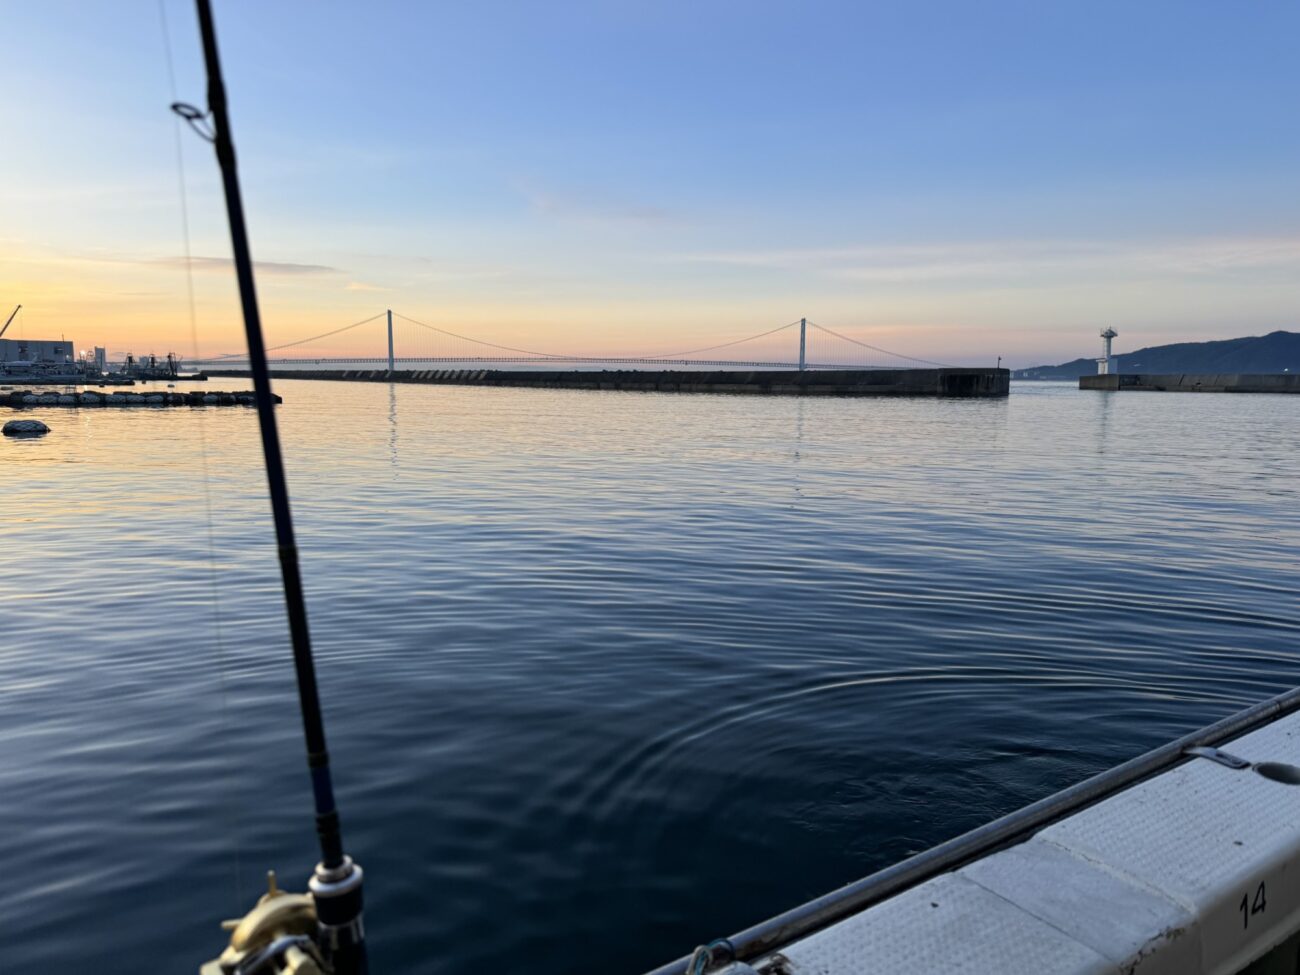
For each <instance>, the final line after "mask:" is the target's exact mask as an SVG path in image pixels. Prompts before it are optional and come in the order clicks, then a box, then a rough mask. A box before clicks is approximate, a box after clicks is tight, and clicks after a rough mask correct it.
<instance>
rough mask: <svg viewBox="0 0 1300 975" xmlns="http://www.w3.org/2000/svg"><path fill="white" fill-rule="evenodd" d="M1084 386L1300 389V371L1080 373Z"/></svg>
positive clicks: (1160, 390) (1204, 390) (1167, 390)
mask: <svg viewBox="0 0 1300 975" xmlns="http://www.w3.org/2000/svg"><path fill="white" fill-rule="evenodd" d="M1079 388H1080V389H1102V390H1110V391H1112V392H1114V391H1119V390H1128V389H1136V390H1141V391H1146V392H1155V393H1300V374H1298V373H1261V374H1255V375H1252V374H1250V373H1231V372H1229V373H1169V374H1166V375H1149V374H1146V373H1140V372H1134V373H1118V374H1111V375H1109V376H1080V377H1079Z"/></svg>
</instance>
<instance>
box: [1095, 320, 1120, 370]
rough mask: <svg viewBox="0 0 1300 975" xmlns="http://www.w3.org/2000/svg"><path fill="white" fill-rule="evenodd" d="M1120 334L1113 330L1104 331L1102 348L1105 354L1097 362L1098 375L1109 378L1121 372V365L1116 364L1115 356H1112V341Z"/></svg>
mask: <svg viewBox="0 0 1300 975" xmlns="http://www.w3.org/2000/svg"><path fill="white" fill-rule="evenodd" d="M1118 334H1119V332H1117V331H1115V330H1114V329H1113V328H1106V329H1103V330H1102V333H1101V348H1102V352H1103V353H1104V354H1103V355H1102V357H1101V358H1100V359H1098V360H1097V375H1099V376H1109V375H1110V374H1111V373H1113V372H1119V365H1118V364H1117V363H1116V362H1115V359H1114V356H1112V355H1111V354H1110V340H1111V339H1113V338H1114V337H1115V336H1116V335H1118Z"/></svg>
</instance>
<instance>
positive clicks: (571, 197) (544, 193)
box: [519, 185, 676, 226]
mask: <svg viewBox="0 0 1300 975" xmlns="http://www.w3.org/2000/svg"><path fill="white" fill-rule="evenodd" d="M519 191H520V192H521V193H523V195H524V196H525V198H527V200H528V205H529V206H530V207H531V208H532V209H533V210H534V211H535V212H537V213H540V214H543V215H545V216H548V217H555V218H557V219H561V220H575V221H581V222H583V223H616V224H641V225H647V226H649V225H656V224H668V223H674V222H675V221H676V215H675V214H674V213H673V212H672V211H671V210H667V209H665V208H664V207H660V206H655V205H653V204H646V203H635V202H628V201H625V200H617V199H609V198H605V197H600V196H595V195H593V194H591V193H582V194H577V193H557V192H555V191H552V190H539V189H537V188H536V187H532V186H527V185H523V186H520V187H519Z"/></svg>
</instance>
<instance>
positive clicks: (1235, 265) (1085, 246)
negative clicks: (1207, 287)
mask: <svg viewBox="0 0 1300 975" xmlns="http://www.w3.org/2000/svg"><path fill="white" fill-rule="evenodd" d="M679 259H680V260H684V261H687V262H690V263H706V264H721V265H728V266H732V267H742V268H756V269H757V268H761V269H768V270H784V271H791V272H803V273H810V274H816V275H821V276H826V277H833V278H841V279H848V280H853V281H865V282H871V283H877V284H891V283H912V282H922V283H923V282H938V281H963V280H971V281H980V280H991V279H1012V278H1025V277H1043V276H1048V275H1054V274H1064V275H1075V274H1101V273H1106V274H1126V273H1127V274H1142V275H1174V276H1204V275H1215V274H1230V273H1233V272H1238V271H1257V270H1270V269H1300V239H1297V238H1197V239H1185V240H1153V241H990V242H985V243H961V244H936V245H921V246H917V245H900V246H894V247H890V246H883V247H844V248H808V249H803V250H799V249H782V250H754V251H719V252H712V253H694V254H684V255H680V257H679Z"/></svg>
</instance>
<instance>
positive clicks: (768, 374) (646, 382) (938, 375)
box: [207, 369, 1011, 397]
mask: <svg viewBox="0 0 1300 975" xmlns="http://www.w3.org/2000/svg"><path fill="white" fill-rule="evenodd" d="M207 374H208V375H210V376H246V375H247V372H237V371H233V370H214V369H210V370H207ZM271 375H272V377H273V378H275V379H328V380H338V381H346V382H378V383H384V382H392V383H429V384H435V385H455V386H523V387H530V388H536V389H589V390H590V389H595V390H628V391H636V392H656V393H730V394H741V395H757V396H945V397H999V396H1006V395H1007V393H1008V392H1009V390H1010V379H1011V373H1010V370H1007V369H842V370H818V371H812V370H809V371H806V372H799V371H797V370H754V371H750V372H742V371H714V372H687V371H670V370H664V371H657V372H656V371H649V370H639V369H618V370H602V371H599V372H597V371H591V370H588V371H583V370H555V371H541V370H535V371H514V370H506V369H420V370H398V371H396V372H391V373H390V372H388V371H387V370H386V369H349V370H324V369H321V370H315V369H312V370H306V369H304V370H289V369H280V370H275V371H273V372H272V373H271Z"/></svg>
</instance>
